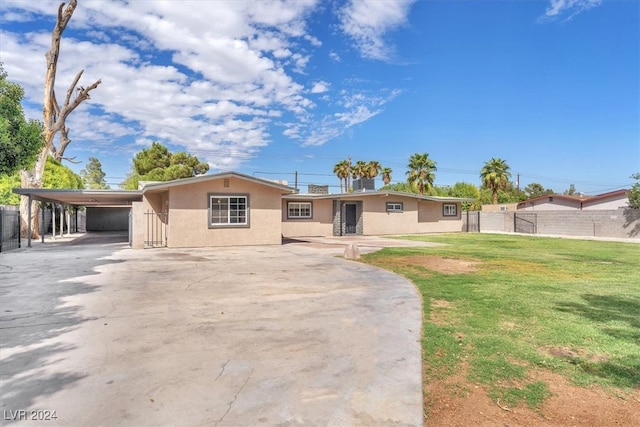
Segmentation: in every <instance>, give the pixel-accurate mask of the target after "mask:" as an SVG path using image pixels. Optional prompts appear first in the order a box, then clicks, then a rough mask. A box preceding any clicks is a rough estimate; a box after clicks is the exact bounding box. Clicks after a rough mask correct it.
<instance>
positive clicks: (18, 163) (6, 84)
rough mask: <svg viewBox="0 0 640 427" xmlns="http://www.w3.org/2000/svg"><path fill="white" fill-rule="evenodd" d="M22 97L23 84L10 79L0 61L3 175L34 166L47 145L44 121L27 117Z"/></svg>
mask: <svg viewBox="0 0 640 427" xmlns="http://www.w3.org/2000/svg"><path fill="white" fill-rule="evenodd" d="M23 97H24V90H23V89H22V87H20V85H18V84H16V83H12V82H10V81H8V80H7V73H6V71H5V70H4V68H3V67H2V63H0V174H4V175H10V174H12V173H14V172H16V171H18V170H20V169H24V168H28V167H31V165H32V164H33V163H34V162H35V160H36V156H37V155H38V152H39V151H40V149H41V148H42V146H43V145H44V138H43V137H42V123H41V122H39V121H37V120H26V119H25V117H24V110H23V109H22V104H21V102H22V99H23ZM18 187H19V185H18Z"/></svg>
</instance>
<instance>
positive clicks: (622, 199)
mask: <svg viewBox="0 0 640 427" xmlns="http://www.w3.org/2000/svg"><path fill="white" fill-rule="evenodd" d="M628 207H629V198H628V197H627V195H626V194H625V195H621V196H618V197H615V198H611V199H609V200H602V201H595V202H592V203H588V202H585V203H583V205H582V209H583V210H599V211H600V210H610V209H620V208H628Z"/></svg>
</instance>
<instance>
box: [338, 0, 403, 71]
mask: <svg viewBox="0 0 640 427" xmlns="http://www.w3.org/2000/svg"><path fill="white" fill-rule="evenodd" d="M413 2H414V0H350V1H349V3H348V4H347V5H346V6H345V7H344V8H342V10H341V13H340V22H341V29H342V31H344V32H345V33H346V34H347V35H348V36H350V37H351V38H352V39H353V40H354V42H355V43H356V46H357V48H358V49H359V50H360V55H362V57H364V58H369V59H379V60H385V59H388V58H389V56H390V55H391V53H392V48H391V47H389V46H388V45H387V44H386V42H385V40H384V36H385V34H386V33H388V32H389V31H392V30H394V29H397V28H398V27H399V26H401V25H404V24H405V23H406V21H407V17H408V15H409V11H410V9H411V5H412V4H413Z"/></svg>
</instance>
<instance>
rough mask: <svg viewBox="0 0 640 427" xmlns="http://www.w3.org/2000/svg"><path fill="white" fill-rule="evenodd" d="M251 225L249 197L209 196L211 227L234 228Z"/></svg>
mask: <svg viewBox="0 0 640 427" xmlns="http://www.w3.org/2000/svg"><path fill="white" fill-rule="evenodd" d="M247 225H249V197H248V196H241V195H224V194H210V195H209V226H210V227H234V226H247Z"/></svg>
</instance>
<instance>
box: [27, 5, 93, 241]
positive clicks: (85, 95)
mask: <svg viewBox="0 0 640 427" xmlns="http://www.w3.org/2000/svg"><path fill="white" fill-rule="evenodd" d="M77 5H78V1H77V0H70V1H69V4H68V5H67V6H66V7H65V3H61V4H60V6H59V7H58V18H57V20H56V25H55V27H54V28H53V30H52V32H51V47H50V49H49V51H48V52H47V53H46V54H45V57H46V60H47V72H46V75H45V82H44V102H43V104H44V106H43V110H42V113H43V118H44V131H43V136H44V146H43V147H42V150H40V153H38V157H37V159H36V162H35V165H34V167H33V169H31V170H22V171H21V172H20V181H21V183H20V184H21V185H22V187H24V188H42V177H43V175H44V168H45V164H46V162H47V157H48V156H49V155H51V156H53V158H54V159H56V160H58V161H60V160H62V159H65V157H64V151H65V149H66V148H67V146H68V145H69V143H70V142H71V139H69V128H68V127H67V126H66V124H65V122H66V120H67V117H69V115H70V114H71V113H72V112H73V111H74V110H75V109H76V108H77V107H78V106H79V105H80V104H81V103H82V102H84V101H86V100H87V99H89V98H90V97H89V93H90V92H91V91H92V90H94V89H95V88H97V87H98V85H99V84H100V83H101V82H102V81H101V80H97V81H96V82H94V83H93V84H92V85H90V86H87V87H83V86H78V82H79V81H80V78H81V77H82V74H83V73H84V70H80V72H78V74H76V77H75V78H74V79H73V82H71V85H70V86H69V89H68V90H67V93H66V96H65V98H64V102H63V104H62V105H60V104H59V103H58V100H57V99H56V92H55V83H56V74H57V71H58V57H59V55H60V40H61V39H62V33H64V30H65V29H66V28H67V24H68V23H69V21H70V20H71V17H72V16H73V12H74V11H75V9H76V6H77ZM58 133H59V134H60V141H59V144H58V146H57V147H56V145H55V143H54V140H55V136H56V134H58ZM28 205H29V200H28V197H26V196H22V200H21V202H20V213H21V216H22V224H23V226H22V227H23V234H24V235H26V233H27V221H31V230H32V237H34V238H37V237H38V235H39V230H38V217H39V215H38V206H37V203H35V202H34V203H33V206H32V209H31V212H32V216H31V218H27V217H28Z"/></svg>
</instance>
